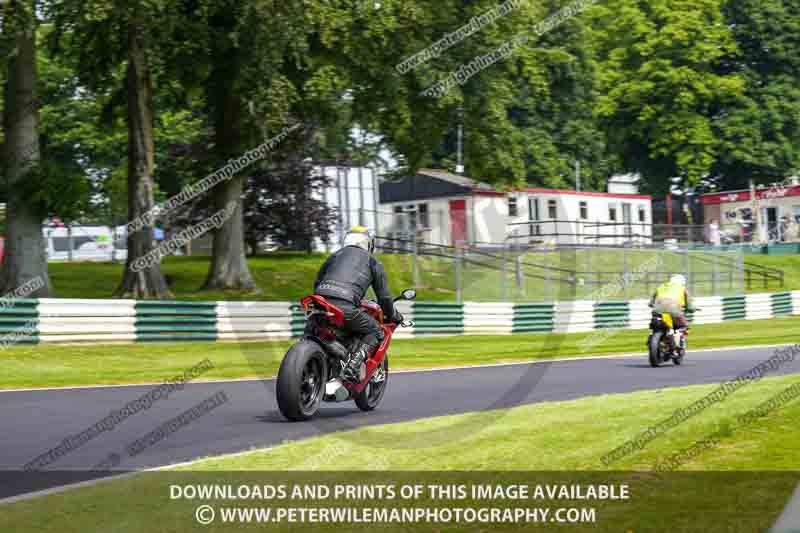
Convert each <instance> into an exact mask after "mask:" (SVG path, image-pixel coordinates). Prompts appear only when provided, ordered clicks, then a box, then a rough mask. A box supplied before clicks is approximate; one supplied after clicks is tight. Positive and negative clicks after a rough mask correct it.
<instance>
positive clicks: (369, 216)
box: [314, 161, 378, 251]
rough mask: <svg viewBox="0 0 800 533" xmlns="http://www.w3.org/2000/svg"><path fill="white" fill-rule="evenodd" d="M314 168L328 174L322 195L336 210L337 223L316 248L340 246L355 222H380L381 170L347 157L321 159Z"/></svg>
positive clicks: (376, 223) (373, 225) (372, 224)
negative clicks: (352, 160) (379, 191)
mask: <svg viewBox="0 0 800 533" xmlns="http://www.w3.org/2000/svg"><path fill="white" fill-rule="evenodd" d="M315 172H318V173H320V174H321V175H324V176H328V178H330V181H331V185H330V186H329V187H328V188H326V189H325V190H324V191H323V193H322V195H321V197H319V199H321V200H323V201H324V202H325V203H326V204H327V205H328V206H329V207H331V208H332V209H334V210H335V211H336V213H337V222H336V227H335V229H334V231H333V235H331V237H330V241H329V242H328V244H327V246H326V244H325V243H323V242H322V241H320V240H317V242H315V243H314V248H315V249H316V250H317V251H334V250H337V249H338V248H339V246H340V245H341V242H342V240H343V239H344V234H345V233H346V232H347V229H348V228H350V227H352V226H366V227H369V228H376V227H377V225H378V220H377V217H378V195H377V192H376V191H377V190H378V170H377V169H376V168H374V167H364V166H359V165H356V164H355V163H352V162H348V161H319V162H318V163H317V166H316V168H315Z"/></svg>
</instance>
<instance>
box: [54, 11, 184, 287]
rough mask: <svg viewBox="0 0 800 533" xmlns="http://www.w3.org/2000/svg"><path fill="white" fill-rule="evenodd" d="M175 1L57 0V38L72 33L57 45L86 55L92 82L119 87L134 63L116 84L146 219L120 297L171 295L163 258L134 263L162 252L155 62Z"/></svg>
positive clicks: (134, 198) (132, 211) (132, 206)
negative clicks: (157, 240)
mask: <svg viewBox="0 0 800 533" xmlns="http://www.w3.org/2000/svg"><path fill="white" fill-rule="evenodd" d="M175 7H176V4H175V3H174V2H171V0H135V1H123V0H92V1H89V2H75V1H69V0H67V1H61V2H53V5H52V12H53V15H54V19H55V22H56V26H57V27H58V28H59V31H58V33H57V35H56V37H57V38H58V40H60V39H65V46H64V47H63V48H61V47H59V46H57V47H56V48H55V49H56V50H62V49H63V50H65V51H66V53H68V54H73V55H74V56H77V57H78V61H77V66H78V69H79V72H80V73H81V75H82V77H83V79H84V81H85V82H86V84H87V85H88V86H89V87H90V88H92V89H97V88H99V87H103V86H105V87H109V86H111V83H112V82H113V81H114V80H115V79H118V78H119V77H118V76H117V77H116V78H115V74H116V73H118V72H119V68H120V67H121V65H123V64H124V65H126V66H125V74H124V78H123V80H124V81H122V87H117V88H116V91H114V92H115V95H114V96H112V97H111V101H110V105H113V103H114V102H119V101H120V100H121V99H122V98H124V101H125V102H126V125H127V130H128V148H127V170H128V171H127V182H128V221H130V222H134V221H139V220H143V221H144V224H143V226H142V228H141V229H140V230H138V231H130V232H129V233H128V236H127V241H128V242H127V248H128V256H127V263H126V268H125V271H124V274H123V279H122V281H121V283H120V285H119V287H117V289H116V291H115V293H114V294H115V296H118V297H136V298H163V297H169V296H171V293H170V291H169V289H168V287H167V284H166V281H165V280H164V276H163V274H162V272H161V268H160V264H159V263H158V262H153V263H149V264H148V266H147V267H146V268H143V269H137V268H134V265H135V264H136V263H137V261H139V260H140V259H142V258H144V257H146V256H148V255H149V254H151V253H152V252H153V250H154V242H153V225H152V222H151V221H150V220H148V219H143V218H142V216H143V215H145V214H147V213H148V212H150V211H151V210H152V209H153V207H154V206H155V199H154V192H155V182H154V179H153V171H154V152H155V148H154V133H153V80H152V77H153V74H152V63H151V62H152V56H154V55H157V54H156V51H157V50H158V48H159V45H162V46H166V45H165V42H168V41H169V38H170V35H171V26H170V22H174V19H173V18H172V17H171V15H173V14H174V11H173V10H174V8H175Z"/></svg>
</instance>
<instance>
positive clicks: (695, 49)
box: [591, 0, 744, 193]
mask: <svg viewBox="0 0 800 533" xmlns="http://www.w3.org/2000/svg"><path fill="white" fill-rule="evenodd" d="M721 5H722V0H676V1H667V0H653V1H651V0H648V1H646V2H645V1H642V0H619V1H618V2H615V3H614V4H613V5H606V4H603V3H599V4H596V6H595V7H593V8H592V9H591V13H592V15H593V16H592V22H591V26H592V28H593V32H592V33H593V45H594V48H595V50H596V54H597V61H598V72H599V77H598V85H597V87H596V90H597V91H598V92H599V93H600V96H599V99H598V103H597V106H596V114H597V116H598V118H599V119H600V120H601V121H602V123H603V124H604V125H605V127H606V131H607V135H608V138H609V142H610V144H611V146H612V147H613V149H614V150H615V151H617V152H618V153H619V154H620V156H621V159H622V161H621V163H622V166H623V168H624V169H625V170H629V171H634V172H640V173H641V174H642V175H643V177H644V178H645V180H646V181H645V183H644V185H645V188H646V189H648V190H649V191H651V192H656V193H663V192H665V191H666V189H667V188H668V184H669V181H668V180H669V178H671V177H674V176H681V177H684V178H687V179H688V180H689V182H690V183H696V182H697V181H698V180H700V179H701V178H702V177H704V176H706V175H708V174H709V173H710V171H711V169H712V167H713V165H714V162H715V161H716V159H717V157H718V155H719V153H720V150H721V141H720V139H719V138H718V137H717V136H716V135H715V130H714V117H716V116H718V114H719V113H721V112H722V111H723V110H724V109H725V108H726V107H727V106H729V105H730V104H731V103H732V102H734V101H736V100H737V99H738V98H739V97H740V96H741V94H742V91H743V88H744V83H743V81H742V79H741V78H740V77H739V76H737V75H736V74H730V73H724V72H720V70H719V66H720V64H721V63H722V61H723V59H724V58H726V57H728V56H730V55H732V54H734V53H735V51H736V42H735V41H734V39H733V35H732V32H731V29H730V28H729V27H728V26H727V25H726V23H725V20H724V18H723V16H722V11H721ZM699 29H702V30H699Z"/></svg>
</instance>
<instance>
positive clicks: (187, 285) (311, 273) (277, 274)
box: [49, 252, 800, 301]
mask: <svg viewBox="0 0 800 533" xmlns="http://www.w3.org/2000/svg"><path fill="white" fill-rule="evenodd" d="M642 253H643V252H642ZM634 255H636V254H634ZM639 255H641V253H640V254H639ZM622 257H623V256H622V254H619V253H603V254H599V253H597V252H596V253H594V254H593V255H592V257H591V258H588V256H587V257H584V256H581V257H576V258H575V260H574V262H575V263H576V264H577V267H578V270H584V269H589V270H603V271H608V272H609V275H608V279H609V280H611V279H613V276H612V275H611V274H610V273H611V272H618V271H621V269H622V265H621V261H622V260H623V259H622ZM324 259H325V256H324V255H323V254H303V253H273V254H268V255H264V256H261V257H255V258H250V259H249V260H248V263H249V265H250V271H251V272H252V274H253V276H254V278H255V281H256V283H257V285H258V286H259V287H260V288H261V292H258V293H252V292H246V293H243V292H241V291H199V288H200V287H201V286H202V285H203V282H204V280H205V277H206V275H207V273H208V267H209V258H207V257H168V258H165V259H164V261H163V263H162V270H163V272H164V274H166V275H167V276H169V277H170V278H171V280H172V291H173V293H174V296H175V298H176V299H179V300H254V301H270V300H271V301H296V300H298V299H300V298H301V297H302V296H305V295H306V294H307V293H308V292H309V291H310V290H311V287H312V285H313V282H314V278H315V276H316V273H317V270H318V268H319V267H320V265H321V264H322V262H323V261H324ZM673 259H674V258H673ZM381 260H382V261H383V262H384V265H385V267H386V271H387V273H388V275H389V282H390V286H391V289H392V291H393V292H394V293H399V292H400V291H401V290H402V289H404V288H406V287H411V286H414V277H413V271H412V264H411V258H410V257H409V256H405V255H398V254H384V255H382V256H381ZM480 260H481V261H483V262H486V263H489V264H491V263H492V262H493V261H492V260H487V259H486V258H480ZM525 260H526V261H531V262H534V263H537V264H541V265H543V267H544V268H538V267H524V268H523V270H524V271H525V272H527V273H528V274H531V275H535V276H547V275H549V274H552V275H553V278H554V279H555V278H557V273H556V272H555V271H552V272H551V271H549V269H548V268H546V267H548V266H555V267H558V266H562V267H564V268H573V269H574V268H575V266H574V265H570V264H568V263H570V262H572V260H571V259H562V260H560V261H559V260H558V258H557V257H555V258H554V256H553V254H544V253H542V254H527V255H526V256H525ZM631 261H632V262H633V263H636V262H637V261H638V262H639V263H641V262H642V261H643V259H642V258H641V257H640V258H639V259H636V258H635V257H634V258H632V259H631ZM665 261H666V264H665V265H664V268H673V267H674V268H675V269H680V265H679V264H678V262H677V260H672V259H669V258H667V259H666V260H665ZM747 261H750V262H753V263H756V264H760V265H764V266H770V267H773V268H779V269H782V270H784V271H785V273H786V287H785V290H800V256H747ZM494 263H497V264H495V265H494V266H495V267H497V268H501V265H500V262H498V261H494ZM560 263H561V264H560ZM673 263H674V264H673ZM691 264H692V265H694V266H692V268H693V269H695V270H698V271H700V270H702V269H705V270H707V269H708V268H709V263H706V262H702V261H697V260H693V261H692V263H691ZM49 268H50V277H51V281H52V284H53V287H54V290H55V296H56V297H59V298H110V297H111V295H112V294H113V292H114V289H115V288H116V286H117V284H118V283H119V281H120V280H121V279H122V270H123V268H124V265H121V264H111V263H90V262H83V263H50V267H49ZM631 268H635V267H631ZM417 272H418V279H419V284H418V287H417V288H418V293H419V299H420V300H426V301H453V300H455V294H456V291H455V276H456V274H455V266H454V264H453V262H452V261H451V260H450V259H445V258H439V257H421V258H420V259H419V262H418V265H417ZM462 276H463V284H464V290H463V294H462V296H463V299H464V300H483V301H486V300H494V301H497V300H502V299H503V297H504V296H505V297H507V298H509V299H514V300H533V299H552V298H553V297H558V294H559V291H558V288H557V286H556V287H553V283H552V282H548V281H547V280H545V279H536V278H526V279H525V293H524V294H523V293H522V292H521V291H519V290H517V289H515V288H514V284H515V279H514V276H515V273H514V269H513V268H510V269H509V270H508V271H507V272H506V275H505V280H506V281H505V285H507V287H506V289H504V288H503V287H504V282H503V275H502V274H501V273H500V271H498V270H493V269H489V268H486V267H481V266H476V265H472V266H469V265H467V266H465V268H464V269H463V271H462ZM87 280H91V284H89V283H87ZM723 289H724V288H723V287H720V292H724V290H727V289H724V290H723ZM595 290H597V287H591V286H588V285H587V286H585V287H581V288H580V290H579V293H580V294H578V295H577V296H579V297H585V296H587V295H589V294H591V293H592V292H593V291H595ZM775 290H779V289H778V288H777V287H776V286H775V285H772V286H771V287H770V288H769V289H764V288H763V287H759V286H754V287H753V289H752V290H751V291H750V292H770V291H775ZM632 291H633V293H632V294H631V295H630V296H631V297H642V296H643V295H644V294H645V293H646V292H647V291H646V287H645V286H644V284H643V283H642V282H641V280H640V281H637V282H634V284H633V288H632ZM729 292H730V291H729ZM732 292H736V293H738V292H740V291H739V290H738V289H736V290H733V291H732ZM702 293H703V291H701V294H698V296H700V295H702ZM623 296H624V295H622V294H619V295H616V294H612V295H610V297H612V298H622V297H623Z"/></svg>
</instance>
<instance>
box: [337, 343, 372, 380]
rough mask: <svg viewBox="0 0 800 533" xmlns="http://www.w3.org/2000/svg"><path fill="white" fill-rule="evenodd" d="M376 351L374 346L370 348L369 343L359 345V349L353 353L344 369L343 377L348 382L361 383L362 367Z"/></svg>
mask: <svg viewBox="0 0 800 533" xmlns="http://www.w3.org/2000/svg"><path fill="white" fill-rule="evenodd" d="M374 349H375V347H374V346H370V345H369V344H367V343H364V342H361V343H359V345H358V347H357V348H356V349H355V350H354V351H353V353H352V355H350V359H349V360H348V361H347V364H346V365H345V367H344V368H343V369H342V377H343V378H344V379H345V380H346V381H351V382H354V383H357V382H359V381H361V365H362V364H363V363H364V361H366V360H367V357H369V355H370V354H371V353H372V350H374Z"/></svg>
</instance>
